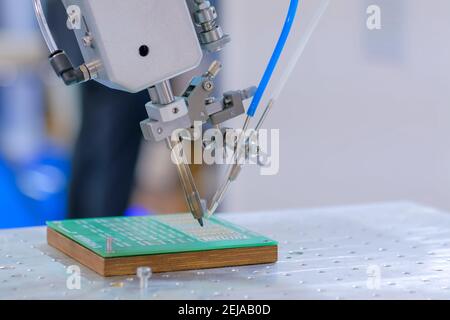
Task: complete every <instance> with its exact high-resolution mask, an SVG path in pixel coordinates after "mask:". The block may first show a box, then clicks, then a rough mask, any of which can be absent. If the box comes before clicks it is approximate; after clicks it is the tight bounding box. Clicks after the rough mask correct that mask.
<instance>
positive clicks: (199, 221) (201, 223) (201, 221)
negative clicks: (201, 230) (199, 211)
mask: <svg viewBox="0 0 450 320" xmlns="http://www.w3.org/2000/svg"><path fill="white" fill-rule="evenodd" d="M197 221H198V223H199V224H200V226H201V227H203V226H204V225H205V224H204V223H203V219H202V218H200V219H198V220H197Z"/></svg>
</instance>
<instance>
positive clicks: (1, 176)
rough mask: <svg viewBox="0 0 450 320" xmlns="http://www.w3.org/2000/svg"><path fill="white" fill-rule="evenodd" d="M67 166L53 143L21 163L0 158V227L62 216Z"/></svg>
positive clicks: (61, 217) (64, 157)
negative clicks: (14, 166) (16, 164)
mask: <svg viewBox="0 0 450 320" xmlns="http://www.w3.org/2000/svg"><path fill="white" fill-rule="evenodd" d="M69 168H70V165H69V161H68V157H67V155H66V153H65V152H64V151H63V150H61V149H58V148H57V147H55V146H48V147H46V148H45V149H44V150H43V151H42V153H41V154H40V155H39V156H38V157H37V158H36V160H34V161H32V162H31V163H29V164H26V165H24V166H21V167H16V168H12V167H11V166H8V165H7V163H6V162H5V161H3V160H2V159H0V229H2V228H18V227H30V226H41V225H44V224H45V222H46V221H49V220H61V219H64V218H65V216H66V202H67V184H68V182H67V181H68V177H69Z"/></svg>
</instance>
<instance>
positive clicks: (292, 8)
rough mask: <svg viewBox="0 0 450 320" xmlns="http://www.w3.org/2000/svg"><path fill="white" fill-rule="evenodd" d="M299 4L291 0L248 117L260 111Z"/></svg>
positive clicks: (296, 0)
mask: <svg viewBox="0 0 450 320" xmlns="http://www.w3.org/2000/svg"><path fill="white" fill-rule="evenodd" d="M298 3H299V0H291V3H290V5H289V9H288V13H287V16H286V20H285V22H284V26H283V30H282V31H281V35H280V38H279V39H278V42H277V45H276V46H275V50H274V51H273V54H272V57H271V58H270V60H269V64H268V65H267V68H266V71H265V72H264V75H263V77H262V79H261V82H260V83H259V86H258V90H257V91H256V94H255V96H254V97H253V100H252V103H251V105H250V107H249V109H248V111H247V115H249V116H250V117H253V116H254V115H255V113H256V111H257V110H258V107H259V104H260V103H261V99H262V97H263V96H264V93H265V91H266V89H267V86H268V85H269V82H270V79H271V78H272V75H273V72H274V71H275V68H276V67H277V64H278V61H279V60H280V57H281V54H282V53H283V51H284V47H285V45H286V42H287V40H288V38H289V34H290V33H291V29H292V25H293V23H294V20H295V17H296V15H297V8H298Z"/></svg>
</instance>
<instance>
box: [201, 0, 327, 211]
mask: <svg viewBox="0 0 450 320" xmlns="http://www.w3.org/2000/svg"><path fill="white" fill-rule="evenodd" d="M330 1H331V0H321V2H320V4H319V8H318V10H317V11H316V13H315V15H314V17H313V19H312V21H311V23H310V24H309V25H308V26H307V28H306V32H305V35H304V36H303V37H302V38H301V39H300V42H299V43H298V45H297V48H296V50H295V53H294V55H293V56H292V58H291V59H290V60H289V64H288V66H287V67H286V69H285V71H284V72H283V75H282V77H281V79H280V81H279V82H278V84H277V85H276V87H275V91H274V93H273V94H272V96H271V98H270V99H269V102H268V104H267V106H266V108H265V110H264V112H263V115H262V116H261V118H260V120H259V121H258V124H257V126H256V131H258V130H259V129H261V127H262V125H263V124H264V121H265V120H266V118H267V116H268V115H269V113H270V111H271V110H272V109H273V107H274V105H275V104H276V102H277V100H278V98H279V97H280V95H281V93H282V92H283V90H284V88H285V87H286V84H287V82H288V81H289V79H290V77H291V75H292V73H293V72H294V70H295V67H296V66H297V63H298V61H299V60H300V58H301V57H302V55H303V52H304V51H305V48H306V46H307V44H308V42H309V40H310V39H311V36H312V34H313V33H314V31H315V30H316V28H317V26H318V24H319V22H320V20H321V18H322V16H323V15H324V13H325V12H326V10H327V8H328V6H329V4H330ZM255 110H256V109H255ZM249 119H250V116H249V117H248V118H247V121H246V124H245V125H244V128H245V127H248V124H249ZM241 156H242V155H241V154H240V153H239V152H238V153H237V155H235V157H236V159H237V160H236V161H237V162H236V163H237V164H235V165H233V166H231V167H230V168H229V169H228V171H227V175H226V179H225V180H224V181H223V182H222V184H221V186H220V187H219V189H218V190H217V192H216V194H215V195H214V197H213V199H212V201H211V204H210V205H209V207H208V212H207V214H208V216H211V215H213V214H214V212H215V211H216V210H217V208H218V207H219V205H220V203H221V202H222V201H223V199H224V197H225V194H226V193H227V191H228V189H229V187H230V185H231V183H232V182H233V181H235V180H236V179H237V177H238V175H239V173H240V169H241V168H242V165H240V164H239V160H240V158H241Z"/></svg>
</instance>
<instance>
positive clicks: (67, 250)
mask: <svg viewBox="0 0 450 320" xmlns="http://www.w3.org/2000/svg"><path fill="white" fill-rule="evenodd" d="M47 243H48V244H49V245H50V246H52V247H54V248H55V249H57V250H59V251H61V252H62V253H64V254H66V255H67V256H69V257H71V258H72V259H75V260H76V261H78V262H79V263H81V264H82V265H84V266H86V267H88V268H89V269H91V270H93V271H95V272H97V273H98V274H100V275H101V276H105V275H106V272H105V259H104V258H102V257H100V256H99V255H97V254H96V253H94V252H93V251H91V250H89V249H87V248H85V247H83V246H82V245H80V244H78V243H76V242H75V241H73V240H71V239H69V238H67V237H66V236H64V235H63V234H61V233H59V232H57V231H55V230H53V229H52V228H47Z"/></svg>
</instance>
